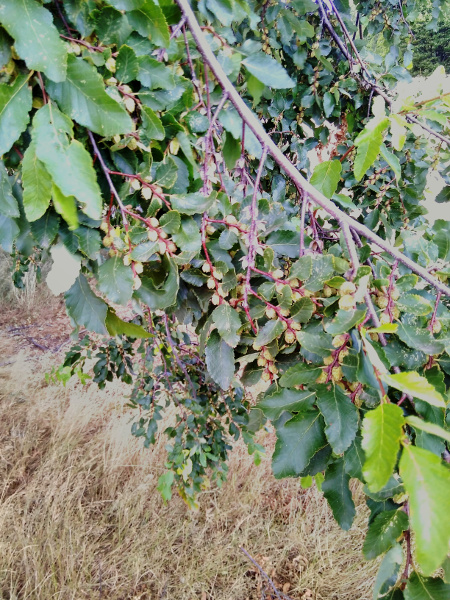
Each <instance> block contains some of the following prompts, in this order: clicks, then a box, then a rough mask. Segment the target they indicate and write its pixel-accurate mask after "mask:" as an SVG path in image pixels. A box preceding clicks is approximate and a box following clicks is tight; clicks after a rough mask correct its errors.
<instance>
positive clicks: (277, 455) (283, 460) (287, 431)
mask: <svg viewBox="0 0 450 600" xmlns="http://www.w3.org/2000/svg"><path fill="white" fill-rule="evenodd" d="M323 427H324V424H323V419H322V416H321V414H320V412H318V411H311V410H309V411H306V412H300V413H298V414H297V415H295V416H294V417H293V418H292V419H290V420H289V421H287V422H283V419H281V422H278V424H276V430H277V443H276V445H275V451H274V453H273V457H272V470H273V474H274V475H275V477H276V478H277V479H281V478H282V477H299V476H300V475H301V474H302V471H303V470H304V469H305V468H306V467H307V466H308V463H309V461H310V460H311V459H312V457H313V456H314V455H315V454H316V452H318V451H319V450H320V449H321V448H323V447H324V446H326V443H327V441H326V438H325V434H324V431H323Z"/></svg>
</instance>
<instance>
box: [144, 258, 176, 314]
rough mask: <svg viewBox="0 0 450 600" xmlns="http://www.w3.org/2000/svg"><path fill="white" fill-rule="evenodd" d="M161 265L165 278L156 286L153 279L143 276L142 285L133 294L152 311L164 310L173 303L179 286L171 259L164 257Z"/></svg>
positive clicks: (174, 265)
mask: <svg viewBox="0 0 450 600" xmlns="http://www.w3.org/2000/svg"><path fill="white" fill-rule="evenodd" d="M162 265H163V267H164V270H165V274H166V276H165V278H164V279H163V281H158V283H157V284H156V283H155V282H154V281H153V279H151V278H150V277H147V276H145V275H143V276H142V277H141V281H142V285H141V287H140V288H139V289H138V290H137V291H135V292H134V296H135V297H136V298H137V299H138V300H141V302H143V303H144V304H146V305H147V306H148V307H150V308H151V309H152V310H164V309H165V308H168V307H169V306H172V305H173V304H174V303H175V300H176V298H177V293H178V288H179V285H180V280H179V275H178V268H177V266H176V264H175V263H174V262H173V260H172V259H170V258H168V257H167V256H164V257H163V259H162Z"/></svg>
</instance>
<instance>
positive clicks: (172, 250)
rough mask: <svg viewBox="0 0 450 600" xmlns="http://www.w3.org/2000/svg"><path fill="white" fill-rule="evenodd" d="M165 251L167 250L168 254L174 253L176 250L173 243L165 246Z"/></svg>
mask: <svg viewBox="0 0 450 600" xmlns="http://www.w3.org/2000/svg"><path fill="white" fill-rule="evenodd" d="M167 250H169V252H176V251H177V250H178V248H177V246H176V244H175V243H174V242H169V243H168V244H167Z"/></svg>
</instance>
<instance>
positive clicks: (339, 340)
mask: <svg viewBox="0 0 450 600" xmlns="http://www.w3.org/2000/svg"><path fill="white" fill-rule="evenodd" d="M346 341H347V336H346V335H345V333H341V334H340V335H336V336H334V338H333V341H332V342H331V344H332V346H333V348H340V347H341V346H342V345H343V344H345V342H346Z"/></svg>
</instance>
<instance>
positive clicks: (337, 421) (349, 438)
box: [317, 384, 358, 454]
mask: <svg viewBox="0 0 450 600" xmlns="http://www.w3.org/2000/svg"><path fill="white" fill-rule="evenodd" d="M317 406H318V407H319V410H320V412H321V413H322V415H323V417H324V419H325V423H326V428H325V435H326V436H327V439H328V441H329V442H330V445H331V447H332V448H333V452H334V453H335V454H342V453H343V452H345V450H347V448H348V447H349V446H350V444H351V443H352V442H353V440H354V439H355V436H356V432H357V431H358V411H357V409H356V406H355V405H354V404H353V403H352V401H351V400H350V398H349V397H348V396H347V395H346V394H345V393H344V392H343V390H341V388H340V387H338V386H336V385H334V384H333V385H332V386H331V389H330V390H328V389H327V386H325V385H324V386H321V387H320V388H319V390H318V392H317Z"/></svg>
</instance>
